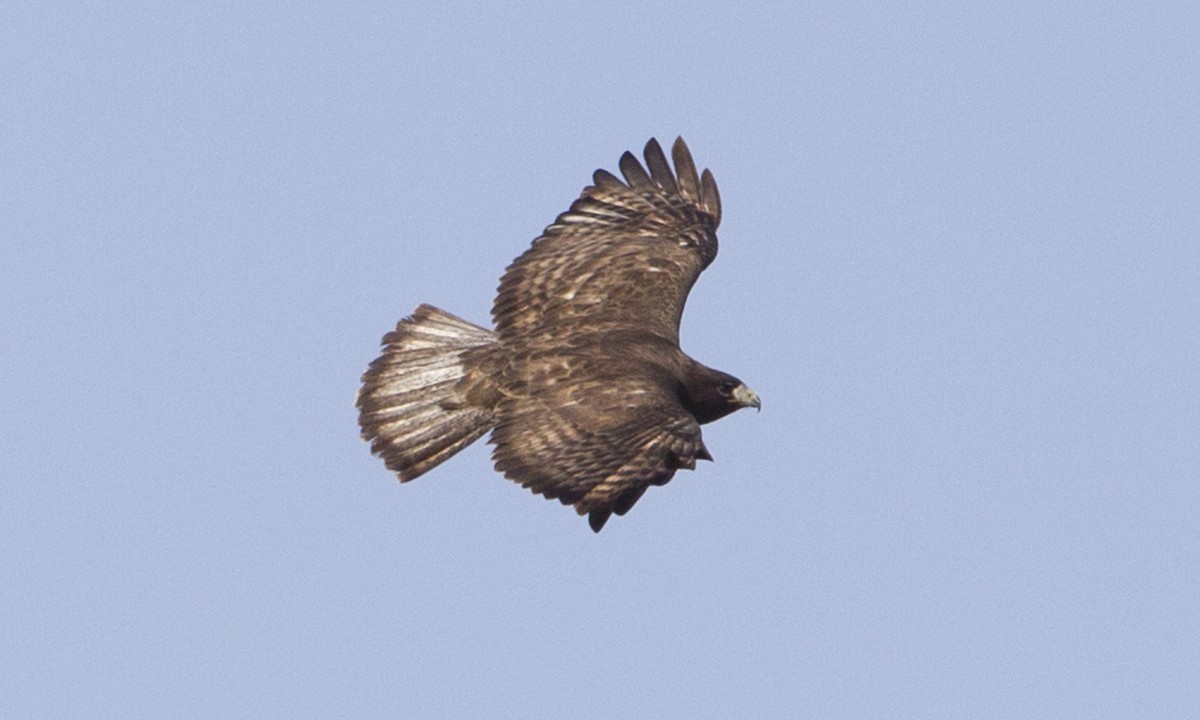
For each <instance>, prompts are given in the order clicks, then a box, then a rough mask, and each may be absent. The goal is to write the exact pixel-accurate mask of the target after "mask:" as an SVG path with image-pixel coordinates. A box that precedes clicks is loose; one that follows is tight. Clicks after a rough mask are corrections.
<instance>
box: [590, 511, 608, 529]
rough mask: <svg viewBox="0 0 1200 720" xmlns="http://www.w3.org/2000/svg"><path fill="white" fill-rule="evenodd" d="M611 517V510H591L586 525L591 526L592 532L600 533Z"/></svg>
mask: <svg viewBox="0 0 1200 720" xmlns="http://www.w3.org/2000/svg"><path fill="white" fill-rule="evenodd" d="M610 517H612V510H610V509H605V510H593V511H591V512H590V513H588V525H591V526H592V532H596V533H598V532H600V531H601V530H603V529H604V523H606V522H608V519H609V518H610Z"/></svg>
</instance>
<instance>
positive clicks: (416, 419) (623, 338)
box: [359, 138, 757, 532]
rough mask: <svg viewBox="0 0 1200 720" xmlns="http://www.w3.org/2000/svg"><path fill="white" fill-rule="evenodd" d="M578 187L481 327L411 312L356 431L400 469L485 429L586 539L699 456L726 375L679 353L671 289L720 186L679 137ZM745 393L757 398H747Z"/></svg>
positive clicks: (725, 405) (715, 216)
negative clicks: (569, 509) (577, 518)
mask: <svg viewBox="0 0 1200 720" xmlns="http://www.w3.org/2000/svg"><path fill="white" fill-rule="evenodd" d="M643 155H644V157H645V166H643V165H642V164H641V163H639V162H638V160H637V158H636V157H634V155H633V154H632V153H628V152H627V153H625V154H624V155H622V156H621V159H620V161H619V168H620V171H621V174H622V175H623V176H624V180H622V179H621V178H618V177H617V176H616V175H614V174H613V173H611V172H608V171H607V170H597V171H596V172H595V173H594V174H593V176H592V184H591V185H589V186H588V187H586V188H584V190H583V192H582V194H581V195H580V196H579V198H578V199H577V200H575V201H574V202H573V203H572V204H571V206H570V208H569V209H568V210H567V211H566V212H564V213H562V214H561V215H559V216H558V218H557V219H556V220H555V222H554V223H553V224H551V225H550V226H549V227H547V228H546V229H545V231H544V232H543V233H542V235H541V236H540V237H538V238H537V239H536V240H534V242H533V244H532V246H531V247H530V248H529V249H528V250H527V251H526V252H525V253H524V254H522V255H521V256H520V257H518V258H517V259H516V260H514V261H513V263H512V264H511V265H510V266H509V267H508V269H507V270H506V271H505V273H504V276H503V277H502V278H501V281H500V287H499V291H498V293H497V297H496V302H495V305H494V306H493V309H492V316H493V319H494V321H495V325H496V330H495V333H494V334H493V333H492V332H491V331H488V330H485V329H483V328H478V327H477V326H473V325H471V324H470V323H468V322H466V321H464V320H462V319H461V318H457V317H455V316H453V315H450V314H449V313H446V312H444V311H441V310H438V309H436V308H432V307H429V306H422V307H421V308H418V311H417V312H416V313H414V315H413V317H411V318H408V319H406V320H404V321H402V322H401V323H400V324H399V325H398V326H397V329H396V330H395V331H394V332H393V333H390V334H389V335H388V336H386V337H385V338H384V344H385V348H384V354H383V355H382V356H381V357H380V358H379V359H377V360H376V361H375V362H374V363H372V365H371V367H370V368H369V370H368V372H367V374H366V375H365V376H364V387H363V391H362V392H361V393H360V399H359V407H360V410H361V414H360V423H361V424H362V427H363V436H364V437H366V438H367V439H369V440H371V441H372V449H373V450H374V451H375V452H376V453H378V454H380V455H382V456H383V457H384V459H385V460H386V461H387V464H388V467H389V468H391V469H393V470H395V471H396V472H397V473H398V474H399V475H400V477H401V479H402V480H407V479H411V478H413V477H416V476H417V475H419V474H421V473H423V472H425V471H426V470H428V469H429V468H431V467H433V466H434V465H436V464H438V463H440V462H442V461H443V460H445V459H446V458H447V457H449V456H450V455H451V454H453V453H454V452H456V451H457V450H459V449H460V448H461V447H463V446H464V445H465V444H466V443H469V442H471V440H473V439H474V438H475V437H478V436H479V434H482V433H483V432H485V431H486V430H487V429H488V428H489V427H490V428H491V429H492V435H491V439H490V442H491V443H492V444H493V445H494V446H495V448H494V451H493V459H494V461H495V465H496V468H497V469H498V470H500V471H502V472H503V473H504V474H505V475H506V476H507V477H508V478H510V479H512V480H514V481H516V482H518V483H520V484H521V485H522V486H524V487H527V488H529V489H530V490H532V491H533V492H535V493H538V494H540V495H543V496H545V497H547V498H555V499H558V500H560V501H561V502H562V503H564V504H568V505H574V506H575V509H576V510H577V511H578V512H579V513H580V514H586V515H588V521H589V523H590V525H591V527H592V529H593V530H596V531H597V532H598V531H599V530H600V529H601V528H602V527H604V524H605V522H607V521H608V519H609V517H610V516H611V515H612V514H614V513H615V514H617V515H624V514H625V513H627V512H629V510H630V509H631V508H632V507H633V506H634V505H635V504H636V503H637V502H638V500H639V499H640V498H641V497H642V495H643V494H644V493H645V492H646V489H647V488H649V487H650V486H651V485H663V484H665V483H667V482H668V481H670V479H671V478H672V477H673V476H674V474H675V472H676V471H677V470H679V469H681V468H687V469H691V468H694V467H695V465H696V460H698V459H704V460H711V459H712V457H711V455H710V454H709V452H708V450H707V449H706V448H705V447H704V442H703V440H702V438H701V432H700V424H701V423H704V422H710V421H712V420H714V419H716V418H718V417H722V416H724V415H725V414H728V413H729V412H732V411H733V410H734V409H736V407H737V405H736V404H734V401H733V400H731V399H730V398H729V397H728V396H727V395H722V394H721V389H728V388H730V387H733V385H732V384H731V383H737V382H739V381H736V379H735V378H733V377H732V376H729V375H726V374H725V373H720V372H718V371H716V370H712V369H711V368H706V367H704V366H703V365H700V364H699V363H696V362H695V361H694V360H692V359H691V358H689V357H687V356H686V355H685V354H684V353H683V351H682V350H680V348H679V322H680V319H681V316H682V314H683V308H684V304H685V303H686V301H687V296H688V292H689V291H690V290H691V288H692V285H693V284H694V283H695V282H696V279H697V277H699V275H700V273H701V272H702V271H703V270H704V269H705V268H706V267H707V266H708V265H709V264H710V263H711V262H712V261H713V259H714V258H715V257H716V255H717V237H716V230H717V226H718V225H719V223H720V218H721V204H720V197H719V195H718V194H717V187H716V183H715V182H714V181H713V178H712V174H711V173H710V172H709V171H708V170H704V171H703V173H701V174H697V171H696V166H695V163H694V162H693V161H692V157H691V153H690V152H689V151H688V148H687V146H686V145H685V144H684V142H683V139H682V138H680V139H677V140H676V141H675V144H674V145H673V146H672V148H671V158H672V160H673V162H674V170H672V168H671V164H670V163H668V160H667V156H666V155H665V154H664V153H663V150H662V147H660V146H659V144H658V142H657V141H656V140H653V139H652V140H650V141H649V142H648V143H647V144H646V147H645V149H644V152H643ZM755 402H757V401H755Z"/></svg>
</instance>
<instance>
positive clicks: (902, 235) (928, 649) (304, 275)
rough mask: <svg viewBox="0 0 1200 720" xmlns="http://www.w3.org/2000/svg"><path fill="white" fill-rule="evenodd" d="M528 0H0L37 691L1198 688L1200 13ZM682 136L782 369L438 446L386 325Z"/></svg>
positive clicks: (703, 285)
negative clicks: (588, 471)
mask: <svg viewBox="0 0 1200 720" xmlns="http://www.w3.org/2000/svg"><path fill="white" fill-rule="evenodd" d="M1122 6H1124V7H1122ZM501 7H502V6H501V4H500V3H496V4H494V5H487V6H477V7H471V8H468V7H457V6H454V5H453V4H450V3H447V4H416V3H393V2H387V3H377V4H371V3H336V4H334V3H330V4H327V5H326V4H312V3H304V2H301V3H294V2H290V3H265V4H253V5H248V4H244V3H187V4H184V3H177V4H169V3H158V2H155V3H141V4H139V3H61V4H59V3H54V2H38V3H18V4H17V5H11V4H10V5H7V6H6V7H5V9H4V10H3V11H0V69H2V72H0V98H2V100H0V243H2V246H0V381H2V384H0V416H2V417H0V470H2V473H3V478H4V479H3V486H2V487H3V490H2V491H0V492H2V494H3V496H2V502H0V613H2V618H0V619H2V622H0V645H2V648H3V650H2V652H0V716H3V717H5V718H68V717H70V718H79V717H89V718H133V717H147V718H151V717H153V718H162V717H180V718H187V717H195V718H217V717H221V718H224V717H244V718H258V717H287V718H327V717H347V718H350V717H353V718H376V717H378V718H383V717H403V718H509V717H511V718H637V717H647V718H649V717H654V718H730V717H764V718H766V717H778V718H802V717H813V718H921V719H927V718H1004V719H1009V718H1098V717H1103V718H1185V717H1186V718H1194V717H1198V716H1200V519H1198V514H1200V513H1198V510H1200V483H1198V480H1200V439H1198V438H1197V430H1198V426H1200V371H1198V365H1200V363H1198V357H1200V293H1198V291H1197V285H1198V282H1200V139H1198V138H1200V130H1198V128H1200V120H1198V118H1200V50H1197V37H1200V11H1198V10H1196V9H1195V7H1196V6H1195V5H1194V4H1193V3H1183V2H1180V3H1122V4H1116V3H1055V2H1050V3H1047V2H1029V3H1026V2H1016V3H997V4H994V6H993V7H991V8H985V7H983V6H982V4H979V5H973V4H965V3H944V4H943V3H922V2H917V3H909V2H904V3H878V2H870V3H848V2H843V1H841V0H838V1H837V2H815V3H802V4H801V3H788V4H785V3H780V4H777V5H773V6H757V7H749V6H747V5H746V4H744V3H712V4H703V3H701V4H686V5H684V4H675V5H666V4H655V3H636V4H634V3H631V4H624V3H590V4H587V5H585V6H575V5H568V4H563V3H525V4H522V5H521V6H520V7H519V8H515V9H514V8H506V9H501ZM677 134H682V135H683V136H684V137H685V138H686V139H687V141H688V143H689V144H690V146H691V148H692V151H693V153H694V155H695V157H696V161H697V164H699V165H700V166H701V167H709V168H711V169H712V170H713V172H714V173H715V175H716V178H717V181H718V184H719V185H720V188H721V193H722V197H723V200H724V209H725V217H724V224H723V225H722V227H721V232H720V237H721V254H720V257H718V259H717V261H716V263H715V264H714V265H713V266H712V267H711V268H710V269H709V270H708V271H707V272H706V273H705V274H704V276H703V277H702V278H701V279H700V282H699V283H698V285H697V287H696V289H695V291H694V292H693V294H692V297H691V301H690V303H689V305H688V311H687V313H686V317H685V319H684V327H683V343H684V348H685V349H686V350H687V351H688V352H690V353H691V354H692V355H693V356H695V357H697V358H698V359H700V360H701V361H703V362H706V363H707V364H710V365H713V366H715V367H719V368H721V369H724V370H727V371H729V372H732V373H734V374H735V375H738V376H739V377H741V378H742V379H744V380H746V381H747V383H748V384H750V385H751V386H752V387H754V388H755V389H756V390H757V391H758V393H759V394H760V395H761V396H762V398H763V402H764V408H763V411H762V412H761V413H760V414H754V413H752V412H741V413H738V414H736V415H733V416H731V417H729V418H727V419H725V420H722V421H720V422H718V423H716V424H715V425H710V426H707V427H706V428H705V438H706V441H707V444H708V446H709V448H710V449H711V450H712V452H713V454H714V456H715V457H716V462H715V463H712V464H707V463H706V464H702V466H701V467H700V468H698V469H697V471H696V472H681V473H680V474H679V475H677V476H676V478H675V480H674V481H673V482H672V483H671V484H670V485H668V486H667V487H665V488H654V489H651V491H650V492H649V493H648V494H647V496H646V497H645V498H644V499H643V500H642V501H641V503H640V504H639V505H638V506H637V508H636V509H635V510H634V511H633V512H632V513H630V515H628V516H627V517H624V518H614V519H613V521H612V522H610V523H609V525H608V527H607V528H606V529H605V531H604V532H603V533H602V534H600V535H598V536H597V535H593V533H592V532H591V531H590V530H589V529H588V527H587V523H586V521H585V520H584V519H581V518H579V517H577V516H576V515H575V514H574V512H573V511H571V510H570V509H568V508H563V507H562V506H560V505H558V504H557V503H555V502H549V501H545V500H542V499H540V498H538V497H535V496H533V495H531V494H529V493H527V492H526V491H524V490H522V489H520V488H519V487H517V486H516V485H514V484H512V483H509V482H507V481H505V480H504V479H502V477H501V476H499V475H498V474H496V473H495V472H494V471H493V470H492V469H491V465H490V462H489V458H488V450H489V448H488V447H487V446H486V445H484V444H483V443H482V442H481V443H479V444H478V445H476V446H474V447H471V448H470V449H468V450H467V451H465V452H463V453H462V454H461V455H460V456H458V457H455V458H454V459H452V460H451V461H450V462H448V463H446V464H445V465H443V466H442V467H439V468H437V469H436V470H435V471H434V472H432V473H430V474H429V475H427V476H425V477H422V478H421V479H419V480H417V481H415V482H413V483H411V484H407V485H404V486H400V485H399V484H398V483H397V482H396V480H395V478H394V477H393V476H392V475H391V474H390V473H388V472H387V471H386V470H385V469H384V467H383V464H382V462H381V461H379V460H378V459H376V458H374V457H372V456H371V455H370V453H369V452H368V448H367V446H366V445H365V444H364V443H363V442H362V441H361V440H360V439H359V438H358V428H357V426H356V422H355V410H354V408H353V403H354V395H355V391H356V388H357V385H358V380H359V376H360V374H361V373H362V371H363V369H364V368H365V366H366V364H367V362H368V361H370V360H371V359H372V358H373V357H375V355H376V353H377V349H378V342H379V338H380V336H381V335H382V334H383V333H384V332H385V331H387V330H388V329H390V328H391V327H392V326H393V325H394V323H395V322H396V320H397V319H399V318H400V317H402V316H404V315H406V314H408V313H409V312H410V311H411V310H412V309H413V308H414V307H415V306H416V305H417V304H419V303H421V302H430V303H434V304H437V305H440V306H442V307H444V308H446V309H448V310H450V311H452V312H455V313H458V314H461V315H463V316H465V317H467V318H469V319H472V320H475V321H476V322H485V321H487V319H488V313H489V310H490V307H491V302H492V297H493V293H494V290H495V287H496V283H497V279H498V278H499V276H500V273H501V271H502V270H503V268H504V267H505V265H506V264H507V263H508V262H509V261H510V260H511V259H512V258H513V257H514V256H516V255H517V254H519V253H520V252H522V251H523V250H524V249H525V248H526V247H527V246H528V244H529V242H530V241H531V240H532V239H533V238H534V237H535V236H536V235H538V234H539V233H540V231H541V230H542V228H543V227H544V226H545V225H547V224H548V223H550V222H551V221H552V220H553V218H554V216H555V215H556V214H557V213H558V212H560V211H562V210H563V209H565V208H566V207H567V205H568V204H569V203H570V201H571V200H572V199H573V198H575V197H576V196H577V194H578V192H579V190H580V189H581V188H582V187H583V186H584V185H585V184H586V183H587V182H588V181H589V179H590V177H591V173H592V171H593V170H594V169H595V168H597V167H606V168H610V169H615V168H616V163H617V158H618V157H619V156H620V154H621V152H622V151H624V150H626V149H635V150H639V149H640V148H641V146H642V145H643V144H644V143H645V141H646V140H647V139H648V138H649V137H651V136H657V137H659V138H660V139H661V140H663V141H664V143H665V142H669V141H670V140H672V139H673V138H674V137H675V136H676V135H677Z"/></svg>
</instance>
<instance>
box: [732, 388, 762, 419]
mask: <svg viewBox="0 0 1200 720" xmlns="http://www.w3.org/2000/svg"><path fill="white" fill-rule="evenodd" d="M733 399H734V400H737V401H738V404H739V405H741V406H742V407H752V408H754V409H755V410H758V411H759V412H762V401H761V400H759V399H758V395H757V394H755V392H754V391H753V390H751V389H750V388H748V387H746V386H745V385H744V384H743V385H738V386H737V387H736V388H734V391H733Z"/></svg>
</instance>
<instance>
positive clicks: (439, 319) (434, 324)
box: [357, 305, 496, 482]
mask: <svg viewBox="0 0 1200 720" xmlns="http://www.w3.org/2000/svg"><path fill="white" fill-rule="evenodd" d="M495 341H496V335H495V333H493V332H492V331H491V330H487V329H485V328H481V327H479V326H478V325H475V324H472V323H469V322H467V321H466V320H463V319H462V318H460V317H456V316H454V315H451V314H450V313H448V312H446V311H444V310H439V309H438V308H435V307H433V306H432V305H421V306H420V307H418V308H417V309H416V311H414V312H413V314H412V316H411V317H407V318H405V319H403V320H401V321H400V322H399V323H398V324H397V325H396V329H395V330H393V331H392V332H390V333H388V334H387V335H384V336H383V346H384V347H383V354H382V355H380V356H379V357H378V358H376V359H375V361H374V362H372V363H371V365H370V367H368V368H367V372H366V373H364V374H363V378H362V380H363V385H362V389H360V390H359V392H358V402H357V406H358V409H359V415H358V424H359V426H360V427H362V436H363V439H364V440H368V441H370V443H371V452H372V453H374V454H376V455H379V456H380V457H382V458H383V460H384V462H385V463H386V464H387V467H388V469H389V470H393V471H395V472H396V474H397V475H399V476H400V481H401V482H405V481H408V480H412V479H413V478H415V477H417V476H419V475H421V474H422V473H424V472H426V471H428V470H430V469H431V468H433V467H434V466H436V465H438V464H439V463H441V462H442V461H444V460H446V459H447V458H449V457H450V456H451V455H453V454H454V453H456V452H458V451H459V450H462V449H463V448H464V447H466V446H467V445H470V444H471V443H472V442H474V441H475V440H476V439H478V438H479V437H480V436H481V435H483V434H484V433H486V432H487V431H488V430H490V429H491V427H492V425H493V423H494V420H493V418H492V414H491V411H490V410H489V409H486V408H479V407H471V406H469V405H467V404H465V402H464V400H463V398H461V397H459V395H458V394H457V393H456V392H455V386H456V385H457V384H458V382H459V380H461V379H462V378H463V376H464V375H465V374H466V370H467V368H466V367H465V365H464V360H463V355H464V354H465V353H466V352H468V351H470V350H474V349H476V348H480V347H483V346H485V345H489V344H491V343H493V342H495Z"/></svg>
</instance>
